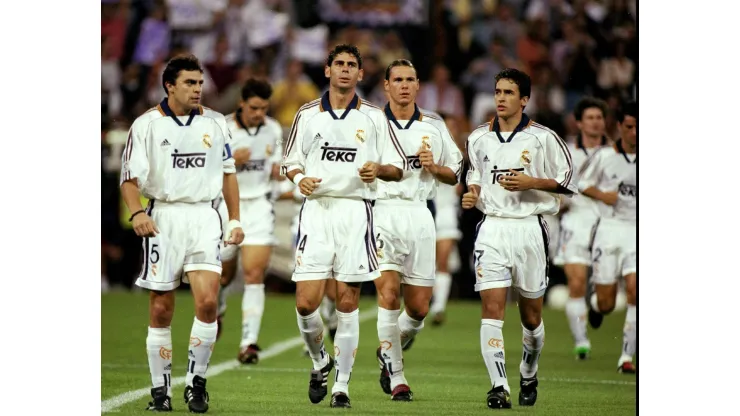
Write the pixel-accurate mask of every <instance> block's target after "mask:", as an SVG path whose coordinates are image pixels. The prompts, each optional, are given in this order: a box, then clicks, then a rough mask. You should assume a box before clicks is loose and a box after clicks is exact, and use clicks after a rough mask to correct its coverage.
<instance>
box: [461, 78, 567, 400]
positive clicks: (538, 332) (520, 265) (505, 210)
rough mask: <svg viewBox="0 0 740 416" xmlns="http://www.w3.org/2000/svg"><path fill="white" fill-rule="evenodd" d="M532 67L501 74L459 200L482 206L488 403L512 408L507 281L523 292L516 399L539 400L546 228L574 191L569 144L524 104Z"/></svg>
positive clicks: (473, 141)
mask: <svg viewBox="0 0 740 416" xmlns="http://www.w3.org/2000/svg"><path fill="white" fill-rule="evenodd" d="M531 86H532V83H531V80H530V78H529V75H527V74H525V73H524V72H522V71H519V70H517V69H505V70H503V71H501V72H499V73H498V75H496V90H495V100H496V116H495V117H494V118H493V120H491V121H490V122H488V123H486V124H483V125H481V126H478V127H477V128H476V129H475V130H474V131H473V132H472V133H471V134H470V136H469V137H468V142H467V152H468V159H469V161H470V170H469V171H468V177H467V181H468V183H467V185H468V192H467V193H465V194H464V195H463V199H462V207H463V208H465V209H470V208H473V207H476V208H478V209H479V210H480V211H481V212H483V214H485V216H484V218H483V220H482V221H481V222H480V223H479V224H478V226H477V229H476V230H477V233H476V238H475V251H474V255H475V274H476V283H475V290H476V291H478V292H480V296H481V301H482V309H483V310H482V320H481V330H480V341H481V352H482V354H483V360H484V361H485V363H486V367H487V368H488V375H489V377H490V379H491V385H492V387H491V390H490V391H489V392H488V396H487V402H488V407H490V408H510V407H511V397H510V392H509V382H508V379H507V376H506V364H505V356H504V336H503V327H504V312H505V310H506V299H507V289H508V288H509V287H515V288H516V289H517V290H518V292H519V298H518V302H517V303H518V305H519V313H520V316H521V320H522V335H523V336H522V340H523V347H524V353H523V355H522V360H521V363H520V364H519V373H520V383H519V384H520V387H521V390H520V392H519V404H520V405H521V406H532V405H534V404H535V402H536V400H537V384H538V382H537V368H538V361H539V357H540V353H541V352H542V347H543V345H544V343H545V325H544V323H543V321H542V300H543V296H544V294H545V290H546V289H547V283H548V264H549V258H548V257H549V255H548V240H549V237H548V230H547V224H546V223H545V220H544V219H543V218H542V215H544V214H550V215H555V214H557V213H558V211H559V209H560V196H559V195H558V194H565V195H570V194H572V193H574V192H575V191H577V188H576V185H575V183H574V181H573V165H572V162H571V156H570V151H569V150H568V148H567V147H566V145H565V142H563V140H562V139H561V138H560V137H558V135H557V134H556V133H554V132H553V131H552V130H550V129H548V128H547V127H545V126H542V125H540V124H537V123H535V122H533V121H531V120H530V119H529V117H527V115H526V114H523V113H522V111H523V110H524V107H525V106H526V105H527V102H528V101H529V96H530V93H531V88H532V87H531Z"/></svg>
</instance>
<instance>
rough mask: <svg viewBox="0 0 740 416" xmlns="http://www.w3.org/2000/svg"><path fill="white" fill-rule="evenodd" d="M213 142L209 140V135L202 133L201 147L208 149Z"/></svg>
mask: <svg viewBox="0 0 740 416" xmlns="http://www.w3.org/2000/svg"><path fill="white" fill-rule="evenodd" d="M212 144H213V142H211V136H209V135H207V134H204V135H203V147H205V148H206V149H210V148H211V145H212Z"/></svg>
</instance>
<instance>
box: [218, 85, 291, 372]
mask: <svg viewBox="0 0 740 416" xmlns="http://www.w3.org/2000/svg"><path fill="white" fill-rule="evenodd" d="M241 94H242V98H241V101H240V103H239V109H238V110H236V112H234V113H232V114H229V115H228V116H227V117H226V124H227V126H228V127H229V131H230V132H231V137H232V142H231V150H232V152H233V154H234V164H235V165H236V179H237V181H238V183H239V199H240V200H239V207H240V210H241V215H240V217H241V218H242V224H243V227H244V235H245V237H244V241H242V243H241V244H240V250H241V253H238V252H237V251H238V250H237V248H236V247H235V246H228V245H227V246H224V248H223V249H222V251H221V256H222V260H223V262H224V265H223V273H222V274H221V295H220V296H219V314H218V316H219V326H220V325H222V322H221V321H222V317H223V315H224V313H225V312H226V302H225V299H224V297H225V293H226V291H225V290H224V289H225V287H226V286H227V285H228V284H229V283H231V281H232V280H233V279H234V276H235V275H236V269H237V264H236V262H237V257H238V254H241V256H240V257H241V262H242V269H243V270H244V294H243V297H242V331H241V333H242V338H241V342H240V344H239V353H238V355H237V359H238V360H239V362H241V363H242V364H256V363H257V362H258V361H259V351H260V348H259V346H258V345H257V340H258V338H259V332H260V325H261V323H262V314H263V313H264V310H265V285H264V281H265V271H266V269H267V266H268V264H269V262H270V255H271V253H272V246H273V245H275V243H276V240H275V236H274V229H275V213H274V211H273V202H272V200H271V198H270V192H271V189H272V182H271V179H277V178H279V176H280V166H279V165H280V152H279V149H278V143H280V142H282V135H283V130H282V128H281V127H280V124H279V123H278V122H277V121H276V120H275V119H273V118H271V117H268V116H267V111H268V109H269V105H270V96H271V95H272V87H271V86H270V84H269V83H267V82H266V81H263V80H257V79H249V80H247V81H246V83H245V84H244V86H243V87H242V93H241ZM218 202H219V201H217V203H218ZM219 212H221V214H222V216H223V215H225V206H224V204H223V203H220V204H219ZM219 332H220V330H219Z"/></svg>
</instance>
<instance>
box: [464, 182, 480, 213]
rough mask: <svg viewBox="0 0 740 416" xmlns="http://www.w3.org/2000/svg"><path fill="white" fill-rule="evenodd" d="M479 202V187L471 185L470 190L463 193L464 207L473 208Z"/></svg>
mask: <svg viewBox="0 0 740 416" xmlns="http://www.w3.org/2000/svg"><path fill="white" fill-rule="evenodd" d="M477 202H478V188H477V187H474V186H471V187H470V188H469V189H468V192H466V193H464V194H463V197H462V207H463V208H465V209H470V208H473V207H474V206H475V204H476V203H477Z"/></svg>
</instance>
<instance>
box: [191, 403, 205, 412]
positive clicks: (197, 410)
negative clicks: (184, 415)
mask: <svg viewBox="0 0 740 416" xmlns="http://www.w3.org/2000/svg"><path fill="white" fill-rule="evenodd" d="M188 410H189V411H190V413H206V412H207V411H208V403H206V407H205V408H203V409H193V408H192V406H190V403H188Z"/></svg>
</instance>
